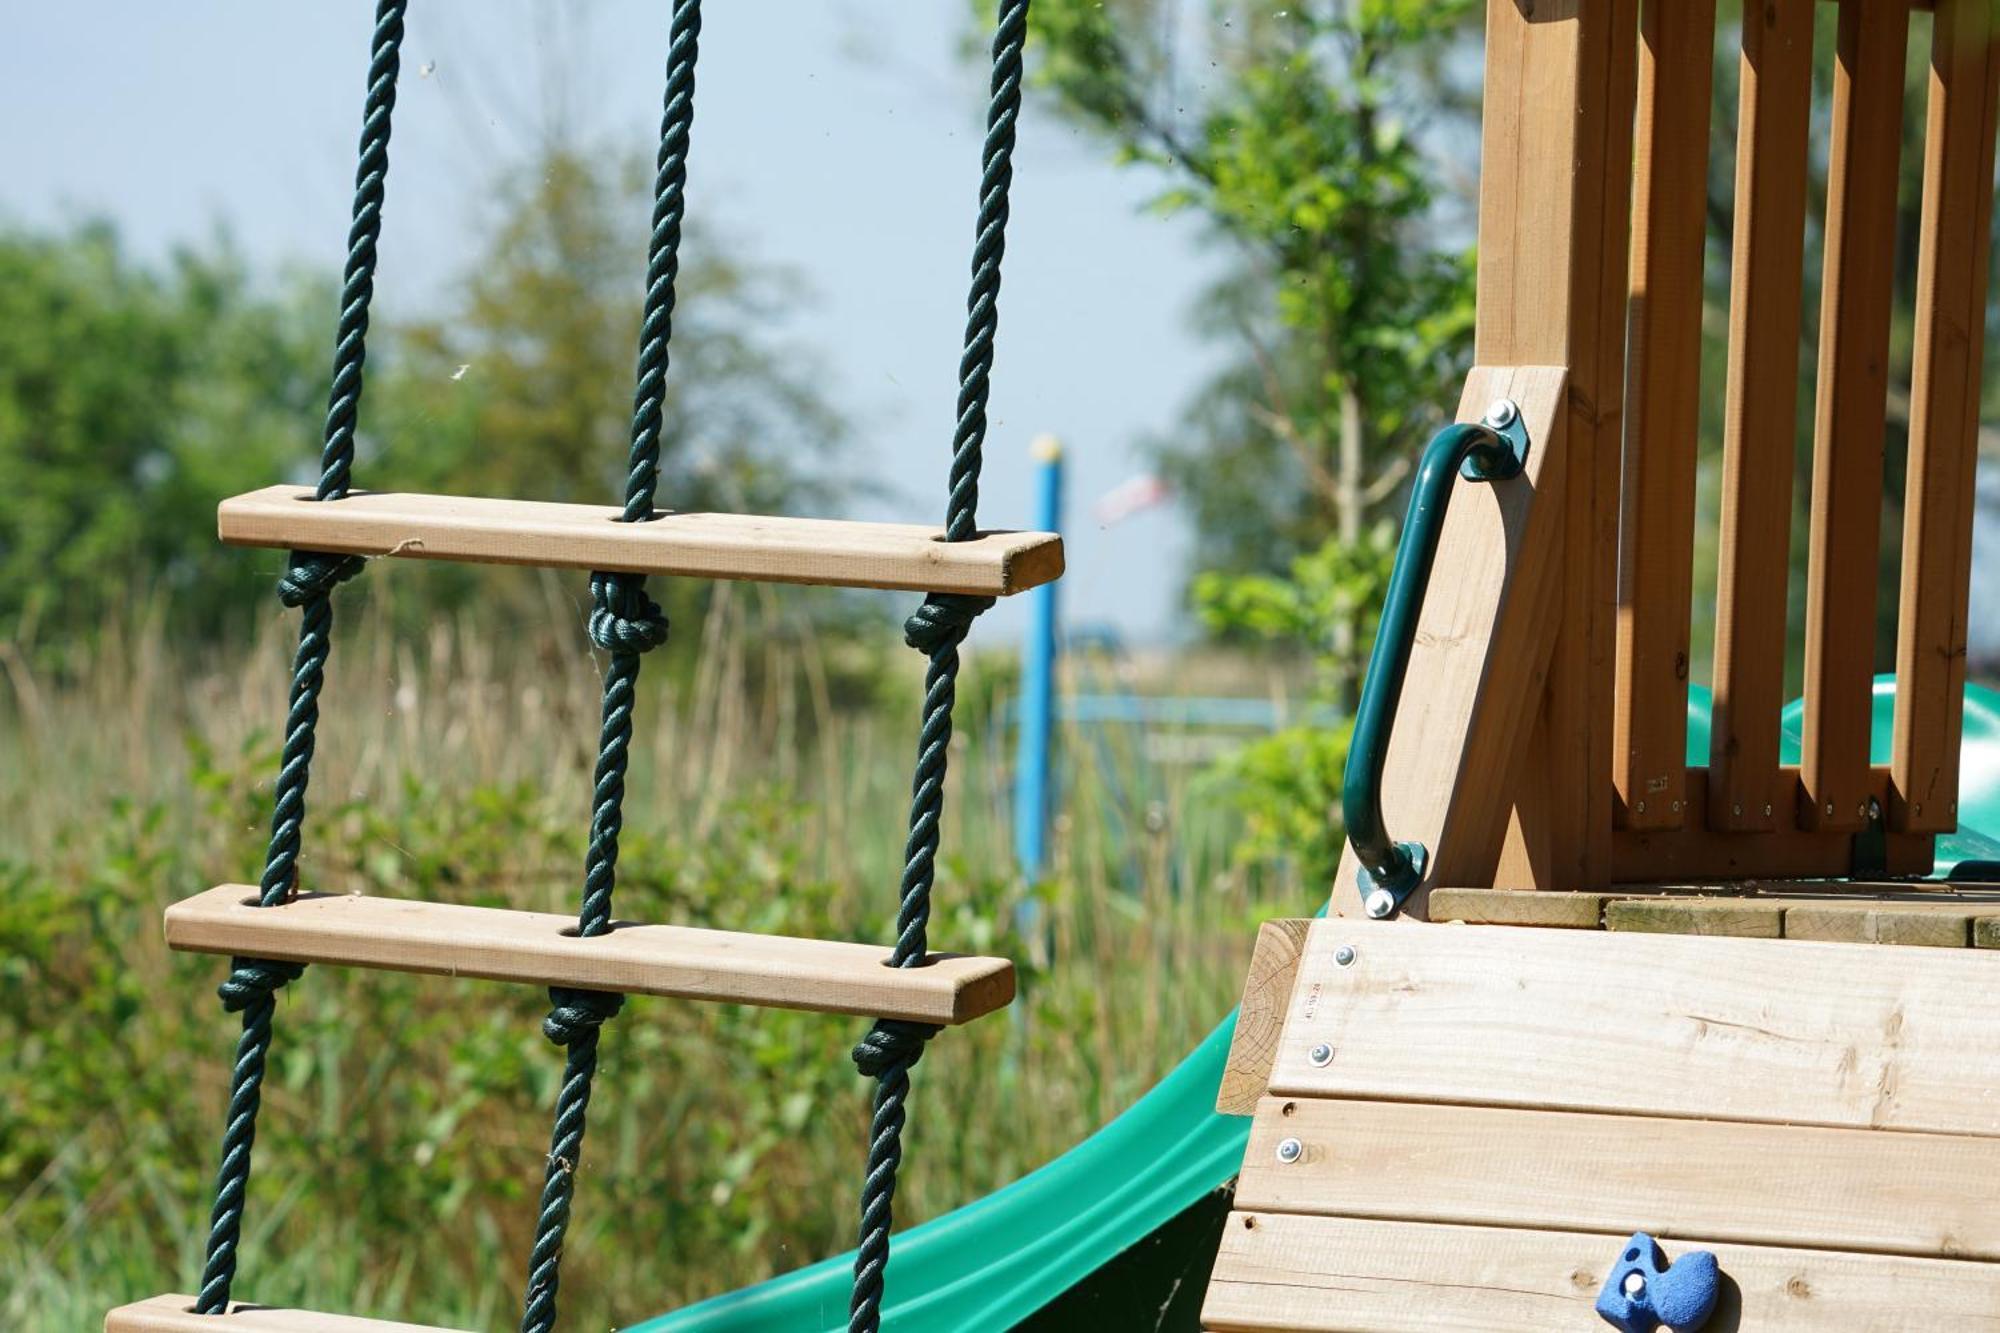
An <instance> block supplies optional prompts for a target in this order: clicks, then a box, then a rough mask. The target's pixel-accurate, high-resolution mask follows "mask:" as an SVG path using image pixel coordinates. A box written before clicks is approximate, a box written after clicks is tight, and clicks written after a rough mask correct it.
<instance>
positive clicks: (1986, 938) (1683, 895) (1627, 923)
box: [1431, 881, 2000, 949]
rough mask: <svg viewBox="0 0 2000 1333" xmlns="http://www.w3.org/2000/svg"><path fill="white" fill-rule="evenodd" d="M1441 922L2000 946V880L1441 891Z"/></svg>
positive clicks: (1436, 913)
mask: <svg viewBox="0 0 2000 1333" xmlns="http://www.w3.org/2000/svg"><path fill="white" fill-rule="evenodd" d="M1431 919H1432V920H1434V921H1465V922H1473V923H1478V924H1483V925H1506V926H1554V927H1563V928H1568V929H1580V930H1596V929H1600V928H1601V929H1605V930H1623V931H1635V930H1636V931H1651V932H1654V933H1659V934H1668V935H1738V936H1746V937H1752V938H1762V939H1779V938H1784V939H1795V940H1823V941H1836V942H1843V943H1855V944H1859V943H1875V944H1906V945H1919V946H1924V947H1929V948H1954V949H1955V948H1965V947H1968V946H1974V947H1980V948H1992V947H1995V946H1996V945H2000V930H1995V929H1991V928H1988V929H1981V926H1982V923H1984V924H1985V925H1987V926H1988V927H1993V926H2000V885H1991V884H1987V885H1979V884H1963V885H1960V884H1946V883H1920V884H1910V883H1901V884H1898V883H1884V884H1828V883H1814V882H1810V881H1806V882H1800V881H1773V882H1764V883H1758V882H1746V883H1743V884H1737V885H1730V886H1717V885H1692V884H1689V885H1673V884H1665V885H1655V886H1652V887H1650V888H1644V889H1641V888H1637V887H1634V888H1628V889H1616V890H1611V891H1607V892H1603V893H1562V892H1530V891H1514V890H1505V889H1440V890H1438V891H1437V892H1436V893H1434V894H1433V895H1432V898H1431Z"/></svg>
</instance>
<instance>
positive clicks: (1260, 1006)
mask: <svg viewBox="0 0 2000 1333" xmlns="http://www.w3.org/2000/svg"><path fill="white" fill-rule="evenodd" d="M1311 924H1312V922H1311V921H1310V920H1308V919H1306V918H1304V917H1292V918H1285V919H1282V920H1278V921H1266V922H1264V923H1263V924H1262V925H1261V926H1259V927H1258V928H1257V944H1256V947H1255V948H1254V949H1253V950H1252V951H1251V954H1250V971H1249V974H1248V975H1247V976H1246V977H1245V978H1244V981H1243V1002H1242V1003H1241V1004H1239V1005H1238V1006H1237V1007H1236V1029H1235V1031H1234V1032H1233V1033H1231V1034H1230V1038H1229V1057H1228V1059H1227V1061H1226V1062H1225V1063H1224V1064H1223V1066H1222V1083H1221V1084H1220V1086H1218V1087H1217V1088H1216V1091H1215V1109H1216V1110H1218V1111H1220V1112H1222V1114H1224V1115H1249V1114H1251V1113H1252V1112H1254V1111H1255V1110H1256V1109H1257V1102H1258V1100H1259V1099H1260V1098H1262V1097H1263V1095H1264V1089H1265V1088H1266V1087H1268V1086H1269V1085H1270V1082H1271V1062H1272V1061H1274V1060H1276V1059H1277V1058H1278V1034H1279V1033H1280V1032H1281V1031H1283V1029H1284V1026H1285V1006H1286V1005H1287V1004H1289V1003H1291V999H1292V982H1293V981H1294V980H1295V979H1296V978H1297V977H1298V974H1299V956H1300V955H1301V954H1302V953H1304V952H1305V947H1306V927H1308V926H1310V925H1311Z"/></svg>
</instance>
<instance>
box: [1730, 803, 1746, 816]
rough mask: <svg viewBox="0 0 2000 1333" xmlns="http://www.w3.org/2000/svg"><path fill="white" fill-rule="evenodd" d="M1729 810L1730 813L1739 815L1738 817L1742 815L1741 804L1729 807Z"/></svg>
mask: <svg viewBox="0 0 2000 1333" xmlns="http://www.w3.org/2000/svg"><path fill="white" fill-rule="evenodd" d="M1729 808H1730V810H1731V811H1733V812H1734V813H1736V814H1737V815H1739V816H1740V815H1742V813H1743V806H1742V804H1741V803H1738V804H1736V805H1732V806H1730V807H1729Z"/></svg>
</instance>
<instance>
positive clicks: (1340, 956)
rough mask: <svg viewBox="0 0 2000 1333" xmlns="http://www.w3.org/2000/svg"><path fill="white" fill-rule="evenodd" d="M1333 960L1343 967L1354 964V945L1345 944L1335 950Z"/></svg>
mask: <svg viewBox="0 0 2000 1333" xmlns="http://www.w3.org/2000/svg"><path fill="white" fill-rule="evenodd" d="M1333 961H1334V962H1335V963H1338V964H1339V965H1340V966H1342V967H1353V966H1354V946H1353V945H1351V944H1343V945H1341V946H1340V947H1339V948H1338V949H1335V950H1334V951H1333Z"/></svg>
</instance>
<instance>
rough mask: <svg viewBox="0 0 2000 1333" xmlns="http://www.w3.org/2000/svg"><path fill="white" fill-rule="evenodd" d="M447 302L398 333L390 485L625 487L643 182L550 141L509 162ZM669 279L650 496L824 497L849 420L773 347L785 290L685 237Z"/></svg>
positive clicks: (551, 495) (373, 463)
mask: <svg viewBox="0 0 2000 1333" xmlns="http://www.w3.org/2000/svg"><path fill="white" fill-rule="evenodd" d="M496 195H497V199H498V221H497V223H496V225H495V227H494V229H493V232H492V234H491V236H490V237H489V238H488V239H487V242H486V247H485V250H484V252H483V253H482V254H481V255H480V256H479V257H478V259H477V260H476V261H475V262H474V263H472V264H471V265H470V266H469V267H468V268H467V270H466V272H465V275H464V278H463V284H462V289H461V292H460V294H459V296H458V300H457V304H456V305H455V306H454V307H453V308H451V309H448V310H446V311H444V312H442V313H440V314H438V315H436V316H433V317H431V318H427V319H422V320H418V321H415V322H413V323H410V324H408V325H406V326H404V327H403V328H401V329H400V330H398V340H397V351H398V363H397V364H398V374H397V376H396V379H395V382H394V384H393V386H392V387H391V388H390V389H389V398H388V401H386V402H385V403H384V404H383V407H382V410H383V411H384V412H385V413H387V414H388V418H387V419H388V420H390V421H391V422H392V423H393V425H392V427H391V429H389V430H388V431H387V432H386V433H385V438H384V439H383V441H382V443H381V445H380V447H379V448H378V449H377V450H376V451H375V456H374V457H372V458H370V459H369V460H367V461H368V463H369V466H370V470H371V472H373V471H375V470H376V469H378V468H379V471H380V473H381V474H382V475H384V476H386V477H387V478H390V479H392V480H393V481H394V482H395V483H396V484H398V485H412V486H414V485H423V486H443V487H451V486H454V485H456V486H460V487H462V486H464V485H466V484H468V481H469V480H473V479H476V482H477V484H478V486H479V487H480V489H481V490H482V491H483V492H485V493H490V494H498V495H517V496H524V497H526V496H532V497H534V498H537V499H547V500H564V501H577V502H586V503H595V504H604V503H610V502H613V501H614V500H616V499H617V498H619V497H621V496H622V494H623V491H624V480H625V456H626V450H627V448H628V446H629V445H630V442H631V434H632V366H633V358H634V356H635V352H636V348H637V346H638V337H639V314H640V300H641V297H642V295H643V292H644V282H643V278H644V273H645V264H646V251H645V241H646V230H647V218H648V215H649V212H650V209H651V200H652V192H651V181H650V178H649V176H648V175H647V174H646V173H644V172H642V171H640V170H639V169H638V168H637V165H636V164H632V163H628V164H625V165H623V166H621V165H620V164H619V163H618V162H617V161H616V160H615V159H611V160H607V159H606V158H604V157H602V156H589V155H585V154H583V153H581V152H571V151H566V150H554V151H551V152H550V153H548V154H547V155H545V156H543V157H542V158H540V159H538V160H536V161H534V162H531V163H528V164H526V165H525V166H523V167H522V168H520V169H519V170H517V171H514V172H511V173H509V174H508V175H507V176H506V177H505V178H504V179H503V180H502V181H501V183H500V185H499V187H498V189H497V190H496ZM686 253H687V259H686V261H685V262H684V263H683V265H682V269H681V273H680V276H679V279H678V281H677V284H676V285H677V290H678V293H679V300H678V306H677V309H676V311H675V316H674V334H673V344H672V347H673V366H672V369H671V370H670V372H669V373H668V376H667V392H666V401H665V406H664V409H663V413H662V431H661V447H660V452H661V474H662V478H661V494H662V495H663V496H666V497H671V498H670V500H669V501H668V502H669V503H671V504H673V505H675V506H676V507H678V508H688V509H693V508H719V509H729V510H735V511H737V512H749V513H757V512H769V511H771V510H773V509H783V508H785V507H786V506H789V505H796V504H799V503H802V502H824V501H825V500H826V499H827V498H828V495H829V493H830V491H831V490H832V486H831V483H830V482H829V480H828V479H827V477H826V476H825V475H824V472H823V468H822V465H823V464H825V463H826V462H827V461H828V460H829V459H830V458H831V456H832V455H833V454H834V453H835V452H836V451H837V449H838V448H839V446H840V445H841V444H842V443H843V442H844V441H845V438H846V425H845V423H844V422H843V421H842V419H841V418H840V416H839V414H838V413H837V412H835V411H834V409H833V408H832V407H831V406H830V405H829V404H828V403H827V402H826V400H825V399H824V398H823V397H822V395H821V391H820V387H819V381H820V376H819V374H818V366H817V364H816V363H815V362H814V360H813V359H812V358H811V357H810V355H808V354H807V353H805V352H804V351H802V350H801V349H799V348H797V347H793V346H786V345H783V344H781V343H777V342H774V341H773V340H772V338H771V334H770V333H769V330H772V329H778V328H782V327H783V323H784V312H785V308H786V307H787V306H788V305H790V304H794V303H796V301H797V299H798V293H797V290H796V283H795V282H793V281H792V280H791V279H790V278H789V277H788V276H787V275H786V274H784V273H783V272H772V271H769V270H763V271H752V270H750V269H747V268H744V267H742V266H740V265H738V264H737V263H736V262H735V260H734V259H733V258H732V257H731V256H729V255H728V254H727V253H725V252H719V250H718V246H717V244H716V238H714V237H712V236H710V235H707V234H704V233H696V234H694V235H691V236H690V237H689V238H688V240H687V242H686Z"/></svg>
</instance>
